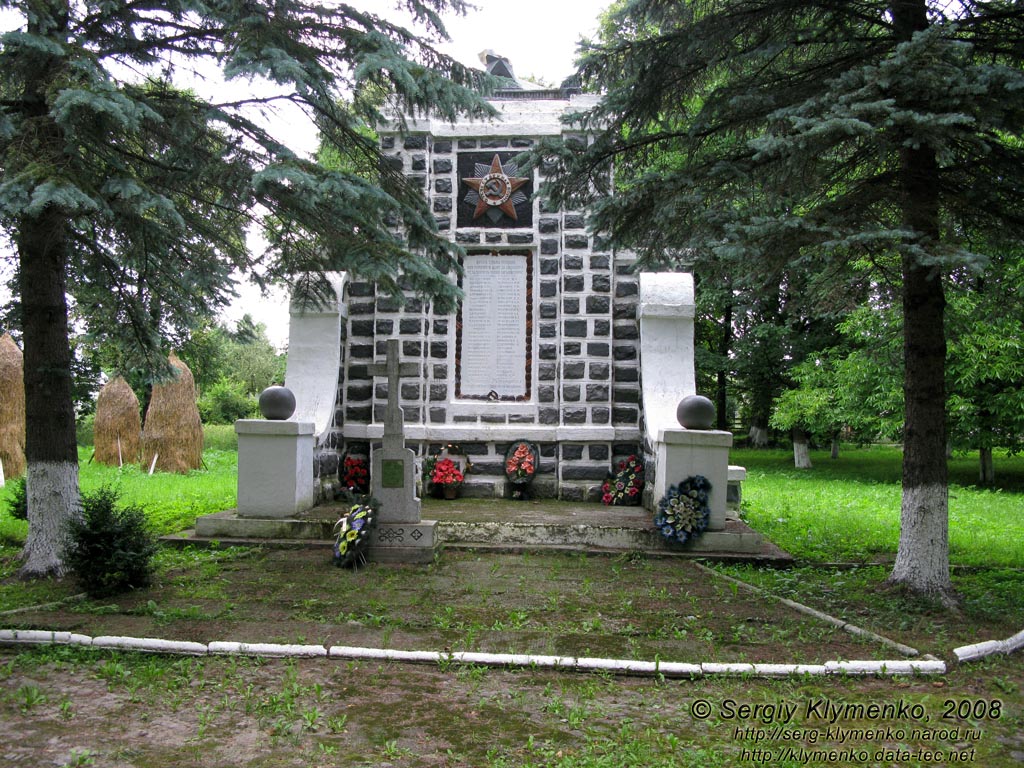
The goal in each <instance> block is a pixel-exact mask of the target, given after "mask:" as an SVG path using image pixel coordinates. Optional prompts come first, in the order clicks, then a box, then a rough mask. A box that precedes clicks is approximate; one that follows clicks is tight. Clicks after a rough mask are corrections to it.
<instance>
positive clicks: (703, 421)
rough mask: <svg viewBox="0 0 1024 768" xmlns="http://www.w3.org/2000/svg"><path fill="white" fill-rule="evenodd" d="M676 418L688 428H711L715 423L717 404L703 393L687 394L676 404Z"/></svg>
mask: <svg viewBox="0 0 1024 768" xmlns="http://www.w3.org/2000/svg"><path fill="white" fill-rule="evenodd" d="M676 418H677V419H678V420H679V423H680V424H681V425H682V426H684V427H686V428H687V429H711V427H712V425H714V423H715V404H714V403H712V402H711V401H710V400H708V399H707V398H706V397H704V396H703V395H687V396H686V397H684V398H683V399H682V400H680V401H679V405H678V406H676Z"/></svg>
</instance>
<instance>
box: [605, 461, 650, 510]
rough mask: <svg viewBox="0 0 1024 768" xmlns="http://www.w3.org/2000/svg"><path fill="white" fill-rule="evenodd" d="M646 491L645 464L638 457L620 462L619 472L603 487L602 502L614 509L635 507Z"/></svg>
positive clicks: (606, 481)
mask: <svg viewBox="0 0 1024 768" xmlns="http://www.w3.org/2000/svg"><path fill="white" fill-rule="evenodd" d="M643 490H644V463H643V462H642V461H641V460H640V459H639V458H637V457H636V456H630V457H629V458H628V459H626V460H625V461H620V462H619V471H618V472H616V473H615V476H614V477H609V478H608V479H607V480H605V481H604V485H602V486H601V501H602V502H603V503H604V504H607V505H608V506H612V507H633V506H636V505H637V504H639V503H640V495H641V494H642V493H643Z"/></svg>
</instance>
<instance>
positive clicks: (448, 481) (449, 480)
mask: <svg viewBox="0 0 1024 768" xmlns="http://www.w3.org/2000/svg"><path fill="white" fill-rule="evenodd" d="M465 479H466V478H465V475H463V474H462V472H460V471H459V467H458V465H456V463H455V462H454V461H452V460H451V459H442V460H441V461H439V462H437V464H435V465H434V471H433V472H431V473H430V482H432V483H433V484H434V485H450V486H454V487H456V488H458V487H459V486H460V485H462V481H463V480H465Z"/></svg>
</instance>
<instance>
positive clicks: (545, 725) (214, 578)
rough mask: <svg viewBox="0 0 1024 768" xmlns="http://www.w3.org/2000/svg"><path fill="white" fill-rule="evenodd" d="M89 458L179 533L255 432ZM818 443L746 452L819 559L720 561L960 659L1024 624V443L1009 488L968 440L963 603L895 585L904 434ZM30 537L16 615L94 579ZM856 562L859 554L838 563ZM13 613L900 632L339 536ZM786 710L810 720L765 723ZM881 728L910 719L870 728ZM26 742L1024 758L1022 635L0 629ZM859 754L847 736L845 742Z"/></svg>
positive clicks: (445, 626)
mask: <svg viewBox="0 0 1024 768" xmlns="http://www.w3.org/2000/svg"><path fill="white" fill-rule="evenodd" d="M228 437H229V436H228ZM224 447H227V448H230V445H228V446H224ZM88 456H89V452H88V451H85V452H83V455H82V459H83V462H82V484H83V486H84V487H86V488H91V487H96V486H98V485H101V484H104V483H111V484H117V485H118V486H119V487H120V488H121V489H122V492H123V493H124V496H125V498H127V499H130V500H132V501H136V502H139V503H142V504H144V505H145V506H147V507H148V508H149V509H150V510H151V515H152V518H153V521H154V525H155V526H156V527H157V528H158V529H159V530H161V531H173V530H178V529H180V528H183V527H187V526H189V525H191V522H192V520H193V519H194V518H195V516H196V515H199V514H204V513H206V512H209V511H216V510H218V509H223V508H227V507H230V506H232V505H233V503H234V493H235V477H236V474H235V454H234V453H233V452H232V451H230V450H222V449H211V450H208V451H207V453H206V464H207V468H206V469H205V470H202V471H199V472H194V473H191V474H190V475H187V476H175V475H164V474H157V475H154V476H152V477H150V476H148V475H147V474H146V473H145V472H142V471H140V470H138V469H136V468H126V469H124V470H116V469H110V468H102V467H97V466H94V465H89V464H88V463H87V462H88ZM814 459H815V469H813V470H811V471H807V472H796V471H795V470H793V469H792V468H791V457H790V455H789V454H788V452H781V451H780V452H746V451H738V452H736V453H735V454H734V456H733V462H734V463H737V464H743V465H745V466H746V467H747V469H748V477H749V479H748V482H747V483H746V485H745V486H744V500H745V503H744V507H745V516H746V518H747V519H748V521H749V522H750V523H751V524H752V525H753V526H754V527H755V528H757V529H759V530H761V531H762V532H764V533H766V534H767V535H769V536H770V537H771V538H773V539H774V540H775V541H777V542H778V543H779V544H780V545H781V546H783V547H784V548H786V549H788V550H789V551H790V552H792V553H793V554H794V555H796V556H797V558H798V562H799V564H798V566H797V567H796V568H793V569H789V570H773V569H761V568H755V567H752V566H721V565H719V566H716V569H717V570H719V572H722V573H726V574H728V575H730V576H733V577H737V578H740V579H742V580H743V581H746V582H748V583H751V584H755V585H757V586H759V587H760V588H762V589H764V590H767V591H768V592H770V593H772V594H774V595H778V596H780V597H786V598H790V599H795V600H797V601H799V602H802V603H805V604H808V605H811V606H813V607H815V608H818V609H819V610H823V611H826V612H827V613H830V614H832V615H834V616H839V617H841V618H843V619H845V620H846V621H850V622H852V623H854V624H857V625H859V626H861V627H864V628H866V629H870V630H873V631H875V632H878V633H880V634H883V635H885V636H887V637H890V638H892V639H894V640H898V641H899V642H902V643H906V644H908V645H911V646H914V647H916V648H918V649H920V650H921V651H922V652H923V653H933V654H935V655H937V656H939V657H940V658H944V659H946V660H947V661H948V660H949V659H950V658H951V650H952V648H953V647H956V646H958V645H963V644H966V643H970V642H977V641H979V640H985V639H1001V638H1005V637H1007V636H1009V635H1010V634H1012V633H1014V632H1016V631H1018V630H1019V629H1021V627H1022V626H1024V558H1022V556H1021V545H1020V542H1021V540H1022V539H1024V536H1022V535H1021V534H1022V532H1024V531H1022V529H1021V525H1022V523H1021V520H1020V518H1021V517H1022V515H1021V514H1020V511H1019V510H1020V509H1021V508H1022V507H1024V505H1022V504H1021V501H1022V500H1024V498H1022V491H1024V462H1022V461H1021V460H1020V459H1016V458H1009V459H1007V458H1002V459H1000V460H997V471H998V472H999V473H1000V479H1001V482H1002V486H1001V488H1000V489H999V490H997V491H982V490H978V489H976V488H972V487H970V478H971V476H972V472H973V463H972V462H970V461H968V460H965V461H964V462H963V466H962V467H961V466H959V465H958V464H957V463H956V462H954V467H953V470H952V476H953V478H954V481H955V482H956V483H957V485H955V486H954V487H953V488H952V489H951V538H952V540H953V542H954V555H953V558H954V562H955V563H957V564H960V565H969V566H971V567H970V568H960V569H956V570H955V572H954V579H955V583H956V587H957V589H958V591H959V594H960V597H961V609H960V611H959V612H957V613H950V612H947V611H945V610H944V609H942V608H941V607H939V606H936V605H934V604H930V603H929V602H927V601H920V600H917V599H914V598H912V597H908V596H907V595H904V594H901V593H899V592H898V591H894V590H890V589H887V588H886V587H885V585H884V581H885V577H886V575H887V573H888V567H887V566H886V565H885V564H884V563H885V562H886V561H888V560H890V559H891V557H892V555H893V553H894V552H895V549H896V542H897V537H898V518H899V454H898V452H897V451H894V450H892V449H867V450H856V451H855V450H849V451H844V453H843V456H842V457H841V458H840V459H839V460H838V461H835V462H833V461H830V460H829V459H828V458H827V456H824V455H815V456H814ZM18 526H21V528H18ZM5 531H6V532H7V533H6V534H4V532H5ZM0 535H6V536H7V537H8V538H9V539H11V540H13V541H14V542H19V541H20V540H21V539H22V538H23V536H24V523H18V522H17V521H12V520H10V519H9V518H6V516H5V515H4V514H2V513H0ZM17 551H18V549H17V546H15V545H8V546H3V545H2V544H0V611H4V610H10V609H12V608H22V607H26V606H32V605H39V604H41V603H45V602H48V601H51V600H59V599H61V598H65V597H69V596H71V595H72V594H73V593H74V592H75V591H76V590H75V587H74V585H73V584H71V583H68V582H36V583H31V584H23V583H20V582H17V581H16V580H14V579H13V578H12V575H13V573H14V571H15V570H16V568H17ZM837 561H842V562H843V563H844V565H842V566H841V567H831V566H829V565H827V564H828V563H835V562H837ZM876 561H880V562H881V563H883V564H872V563H873V562H876ZM852 563H860V565H856V566H851V564H852ZM0 626H5V627H23V628H31V627H40V628H42V627H45V628H49V629H66V630H70V631H80V632H84V633H87V634H92V635H98V634H131V635H135V636H150V637H166V638H170V639H181V640H198V641H209V640H213V639H237V640H250V641H265V642H300V643H301V642H310V643H324V644H328V645H331V644H343V645H365V646H372V647H389V648H401V649H407V650H431V649H444V648H450V649H453V650H482V651H493V652H501V653H506V652H513V653H545V654H550V653H555V654H565V655H599V656H612V657H620V658H639V659H648V660H651V659H655V658H660V659H664V660H666V661H712V660H714V661H778V662H782V661H803V662H815V661H822V660H826V659H834V658H857V659H863V658H891V657H892V653H893V652H892V650H891V649H889V648H886V647H884V646H881V645H878V644H875V643H873V642H872V641H870V640H868V639H866V638H858V637H855V636H852V635H849V634H847V633H845V632H843V631H841V630H838V629H837V628H835V627H832V626H831V625H828V624H825V623H821V622H818V621H817V620H814V619H811V618H809V617H806V616H803V615H802V614H798V613H796V612H793V611H791V610H790V609H788V608H785V607H784V606H782V605H780V604H778V603H775V602H773V601H770V600H766V599H764V598H763V597H761V596H757V595H755V594H752V593H750V592H747V591H746V590H744V589H737V587H736V585H734V584H731V583H729V582H727V581H725V580H720V579H717V578H716V577H715V576H713V575H711V574H708V573H707V572H706V571H701V570H700V569H699V568H697V567H696V566H695V565H694V564H692V563H688V562H685V561H666V560H660V559H653V558H652V559H648V558H643V557H630V556H621V557H618V558H609V557H587V556H582V555H567V554H560V555H555V554H545V555H531V554H522V555H511V554H481V553H473V552H457V551H446V552H445V553H443V554H442V556H441V557H440V558H439V559H438V560H437V561H436V562H435V563H434V564H433V565H430V566H426V567H401V566H387V565H381V564H371V565H370V566H368V567H366V568H364V569H362V570H360V571H357V572H354V573H353V572H348V571H342V570H339V569H336V568H333V567H331V566H330V564H329V553H328V552H327V551H326V550H319V551H317V550H312V549H310V550H296V551H287V550H276V551H275V550H265V551H264V550H252V549H240V548H237V549H228V550H176V549H167V550H163V551H162V552H161V553H160V555H159V556H158V572H157V577H156V580H155V583H154V585H153V586H152V587H151V588H149V589H146V590H139V591H137V592H133V593H130V594H126V595H123V596H118V598H116V599H113V600H105V601H92V600H81V601H75V602H70V603H67V604H66V605H63V606H58V607H51V608H41V609H37V610H32V611H25V612H20V613H17V614H13V615H7V616H4V617H0ZM823 701H827V702H832V703H836V704H840V705H843V704H853V705H865V706H867V705H871V704H878V705H900V704H905V705H907V706H918V707H920V711H922V712H924V713H925V716H926V718H927V719H924V720H918V719H910V720H907V719H905V718H904V719H900V718H888V719H882V720H878V719H870V718H863V717H861V718H858V717H852V716H849V717H843V718H840V719H839V720H838V721H836V722H833V723H828V722H827V721H822V720H820V719H818V718H817V716H816V715H814V714H813V712H814V711H817V710H813V711H812V710H810V709H808V707H809V706H811V705H812V704H814V702H819V703H820V702H823ZM698 703H706V704H707V705H708V707H709V710H708V711H709V716H708V717H703V715H702V716H700V717H698V716H696V715H695V714H694V713H695V711H696V710H695V709H694V707H695V706H696V705H697V704H698ZM759 705H760V707H761V709H760V710H759V711H760V712H761V714H760V715H759V716H753V715H750V716H747V717H745V718H738V717H737V716H736V711H737V707H741V706H748V707H750V708H751V711H753V708H754V707H758V706H759ZM783 705H793V706H795V707H796V710H795V711H796V713H797V714H796V715H795V716H794V717H793V719H792V720H790V721H789V722H787V723H782V721H781V719H779V716H778V714H777V713H778V712H779V711H780V709H779V708H780V707H782V706H783ZM765 707H770V708H771V709H765ZM957 707H961V708H964V707H965V709H964V712H966V714H963V713H960V714H958V712H959V710H957ZM951 708H952V709H951ZM982 710H984V711H982ZM769 712H771V713H772V714H771V715H769V714H768V713H769ZM951 712H952V716H951V717H950V713H951ZM772 720H773V722H769V721H772ZM772 725H785V726H786V727H787V728H790V729H791V730H790V733H792V729H794V728H796V729H801V734H802V735H799V736H797V737H794V736H789V737H788V739H782V740H779V739H775V740H772V739H770V738H767V737H763V735H758V733H757V729H762V730H764V729H765V728H766V727H768V726H772ZM877 726H893V727H897V728H903V729H904V730H903V732H902V735H897V736H886V737H885V738H879V737H866V736H864V735H863V734H864V729H866V728H874V727H877ZM830 727H832V730H831V731H830V730H829V728H830ZM836 727H838V728H840V729H846V730H845V731H844V732H843V733H839V732H838V731H836V730H835V728H836ZM851 729H855V730H851ZM940 729H945V730H941V731H940ZM0 745H6V746H0V755H3V757H4V760H5V761H7V762H11V763H12V764H21V763H22V762H24V763H25V764H52V765H56V766H65V765H66V766H71V765H96V766H112V767H114V766H116V767H117V768H121V767H122V766H138V767H139V768H176V767H181V768H185V767H186V766H188V767H191V766H200V765H223V766H239V767H240V766H267V767H268V768H269V767H270V766H274V767H275V768H276V767H277V766H296V767H298V766H302V767H303V768H305V767H306V766H323V767H324V768H327V767H328V766H330V767H331V768H334V767H335V766H378V765H390V766H403V767H407V768H408V767H413V768H434V767H440V766H445V767H449V766H451V767H454V766H469V765H472V766H482V767H483V768H512V767H513V766H515V767H517V768H519V767H522V766H536V767H537V768H540V766H554V767H556V768H613V767H614V768H619V767H622V766H626V767H630V768H632V767H636V768H641V766H643V767H646V766H664V767H665V768H668V767H669V766H673V767H675V766H680V767H682V768H688V767H690V766H693V768H696V767H697V766H701V767H702V768H704V767H705V766H711V767H712V768H714V767H715V766H737V765H739V766H742V765H753V764H758V763H762V762H765V761H768V762H770V764H772V765H778V766H782V767H783V768H795V766H799V765H820V766H826V765H886V766H889V765H892V766H896V765H898V766H900V767H901V768H902V767H903V766H912V767H923V766H931V765H934V764H936V763H937V762H940V761H939V760H938V759H936V758H935V757H934V756H933V755H931V754H930V753H929V750H934V751H939V752H941V753H942V760H941V762H943V763H948V762H954V761H955V762H965V763H970V764H972V765H984V766H986V767H989V766H995V768H1001V766H1012V765H1019V764H1020V763H1019V760H1020V755H1021V754H1024V668H1022V665H1021V664H1020V655H1019V654H1016V655H1014V656H1010V657H1004V656H998V657H994V658H992V659H990V660H987V661H984V662H980V663H972V664H965V665H959V666H958V665H956V664H950V667H949V671H948V672H947V674H945V675H942V676H940V677H911V678H906V679H897V680H888V679H873V678H848V677H841V676H833V677H829V678H809V677H808V678H801V677H797V678H791V679H786V680H764V679H745V678H713V679H712V678H707V679H696V680H665V679H641V678H627V677H616V676H612V675H608V674H596V675H584V674H567V673H560V672H556V671H543V670H535V669H520V670H503V669H488V668H483V667H476V666H472V665H467V666H456V665H445V664H441V665H436V664H435V665H408V664H405V665H403V664H393V663H379V662H370V661H329V660H310V661H275V660H255V659H245V658H241V659H237V658H218V657H205V658H197V659H190V658H172V657H160V656H146V655H143V654H132V653H114V652H100V651H85V650H76V649H72V648H52V649H33V650H17V651H15V650H11V649H0ZM787 747H788V748H795V749H796V752H795V753H786V752H784V748H787ZM801 749H803V750H807V752H805V753H801V752H800V750H801ZM843 749H846V750H847V753H846V755H845V757H843V756H839V757H837V756H836V755H841V753H840V752H838V751H840V750H843ZM757 750H760V752H758V751H757ZM814 750H817V752H815V751H814ZM850 750H855V752H853V753H850ZM879 750H883V751H884V750H890V753H884V752H883V754H881V755H880V756H879V754H878V753H879ZM901 750H906V752H905V753H904V752H901ZM851 754H852V756H851Z"/></svg>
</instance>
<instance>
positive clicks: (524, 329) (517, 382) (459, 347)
mask: <svg viewBox="0 0 1024 768" xmlns="http://www.w3.org/2000/svg"><path fill="white" fill-rule="evenodd" d="M532 264H533V261H532V259H531V255H530V254H529V253H522V252H519V253H507V252H506V253H470V254H467V255H466V258H465V261H464V262H463V267H464V275H463V278H462V283H461V286H462V289H463V291H464V292H465V298H464V299H463V302H462V305H461V307H460V309H459V317H458V322H457V325H456V335H457V338H456V360H455V395H456V397H459V398H468V399H474V400H504V401H509V400H511V401H523V400H529V399H530V386H531V379H532V363H533V355H532V348H533V340H532V334H533V306H532V304H533V269H532Z"/></svg>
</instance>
